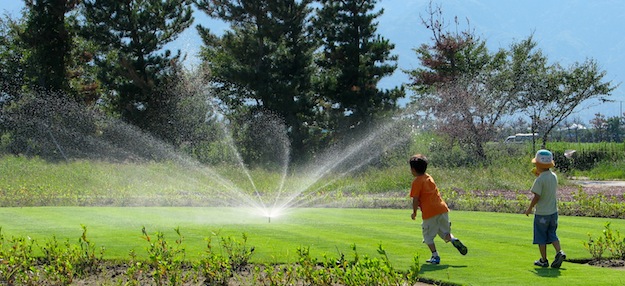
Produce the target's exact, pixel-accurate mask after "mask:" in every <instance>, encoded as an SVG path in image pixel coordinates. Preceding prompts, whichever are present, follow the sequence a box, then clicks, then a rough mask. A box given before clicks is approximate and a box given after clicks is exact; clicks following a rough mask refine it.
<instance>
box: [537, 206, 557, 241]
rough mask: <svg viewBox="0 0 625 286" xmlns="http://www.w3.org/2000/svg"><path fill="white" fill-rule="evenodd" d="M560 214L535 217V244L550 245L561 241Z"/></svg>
mask: <svg viewBox="0 0 625 286" xmlns="http://www.w3.org/2000/svg"><path fill="white" fill-rule="evenodd" d="M557 229H558V213H557V212H556V213H554V214H550V215H534V244H550V243H552V242H554V241H559V239H558V235H556V230H557Z"/></svg>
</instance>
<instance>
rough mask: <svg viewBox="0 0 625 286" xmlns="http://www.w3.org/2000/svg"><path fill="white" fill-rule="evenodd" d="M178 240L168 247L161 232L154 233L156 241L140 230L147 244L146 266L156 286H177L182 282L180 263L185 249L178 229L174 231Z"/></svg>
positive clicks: (143, 229) (143, 230)
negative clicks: (168, 285)
mask: <svg viewBox="0 0 625 286" xmlns="http://www.w3.org/2000/svg"><path fill="white" fill-rule="evenodd" d="M174 230H175V232H176V234H177V235H178V238H177V239H176V242H175V243H176V244H175V246H170V245H169V243H168V242H167V240H165V236H164V234H163V233H162V232H156V239H152V238H151V237H150V236H149V235H148V233H147V232H146V230H145V227H143V228H142V229H141V232H142V233H143V239H145V240H146V241H147V242H148V243H149V247H148V248H147V252H148V261H147V266H148V267H150V269H151V273H150V274H151V276H152V279H153V281H154V283H156V284H157V285H164V284H167V282H168V283H170V284H172V285H177V284H180V283H181V282H182V278H183V277H182V262H183V261H184V258H185V249H184V248H183V247H182V241H183V236H182V235H181V234H180V229H179V228H175V229H174Z"/></svg>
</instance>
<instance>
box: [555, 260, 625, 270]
mask: <svg viewBox="0 0 625 286" xmlns="http://www.w3.org/2000/svg"><path fill="white" fill-rule="evenodd" d="M566 261H567V262H571V263H578V264H588V265H591V266H596V267H609V268H612V269H618V270H623V271H625V260H623V259H571V260H566Z"/></svg>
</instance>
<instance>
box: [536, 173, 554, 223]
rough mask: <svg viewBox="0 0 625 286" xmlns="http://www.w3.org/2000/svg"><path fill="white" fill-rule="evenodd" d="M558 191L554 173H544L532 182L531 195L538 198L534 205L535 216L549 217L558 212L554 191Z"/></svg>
mask: <svg viewBox="0 0 625 286" xmlns="http://www.w3.org/2000/svg"><path fill="white" fill-rule="evenodd" d="M557 189H558V177H557V176H556V174H555V173H554V172H551V171H544V172H542V173H540V175H539V176H538V178H536V180H534V185H532V189H531V190H532V193H535V194H537V195H539V196H540V199H539V200H538V203H537V204H536V213H535V214H537V215H551V214H554V213H556V212H558V199H557V197H556V190H557Z"/></svg>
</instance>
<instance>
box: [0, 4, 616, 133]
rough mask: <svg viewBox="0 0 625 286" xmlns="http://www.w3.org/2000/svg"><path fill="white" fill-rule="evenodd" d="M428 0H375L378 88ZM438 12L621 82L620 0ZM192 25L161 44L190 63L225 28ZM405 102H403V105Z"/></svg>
mask: <svg viewBox="0 0 625 286" xmlns="http://www.w3.org/2000/svg"><path fill="white" fill-rule="evenodd" d="M429 3H430V0H379V1H378V4H377V6H376V7H377V8H376V10H377V9H384V14H383V15H382V16H380V17H379V18H378V19H377V20H378V33H379V34H380V35H382V36H383V37H385V38H386V39H388V40H390V42H391V43H393V44H395V49H394V51H393V53H394V54H396V55H398V56H399V60H398V62H397V64H398V69H397V71H396V72H395V74H393V76H391V77H388V78H385V79H383V80H382V82H381V83H380V88H392V87H395V86H400V85H402V84H405V83H408V81H409V79H408V76H407V75H406V74H405V73H404V72H402V70H407V69H415V68H417V67H418V66H419V61H418V58H417V56H416V54H415V52H414V51H413V49H414V48H417V47H419V46H420V45H421V44H424V43H427V44H429V43H431V41H432V40H431V33H430V32H429V31H428V30H427V29H426V28H425V27H424V26H423V25H422V24H421V18H420V17H421V16H423V17H426V16H427V10H426V9H427V7H428V6H429ZM432 3H433V4H435V5H440V6H441V8H442V11H443V17H444V18H445V19H446V20H449V21H451V20H453V19H454V17H458V19H459V20H460V24H461V26H460V28H461V29H465V28H466V27H467V26H466V23H467V20H468V21H469V23H470V26H471V28H472V29H473V30H474V32H475V34H476V35H477V36H479V37H480V38H481V39H483V40H485V41H486V43H487V46H488V48H489V49H490V50H491V52H493V51H496V50H498V49H500V48H503V49H508V48H509V47H510V45H511V44H512V43H515V42H519V41H521V40H524V39H526V38H527V37H529V36H530V35H533V37H534V40H535V41H536V42H537V43H538V48H539V49H541V50H542V52H543V53H544V54H545V55H546V56H547V58H548V59H549V61H550V62H551V63H559V64H560V65H562V66H563V67H568V66H570V65H572V64H574V63H582V62H584V61H585V60H587V59H593V60H595V61H597V63H598V64H599V67H600V69H601V70H604V71H606V73H607V74H606V76H605V77H604V80H605V81H612V83H613V84H614V85H619V84H621V83H623V82H625V28H624V27H625V1H621V0H592V1H591V0H523V1H518V0H437V1H433V2H432ZM23 5H24V4H23V0H2V4H0V12H1V13H2V14H6V13H8V14H9V15H11V16H13V17H17V16H19V11H20V9H22V7H23ZM194 17H195V22H194V24H193V25H192V27H190V28H189V29H187V30H186V31H185V32H183V33H182V34H181V35H180V36H179V37H178V39H176V41H174V42H173V43H171V44H169V45H167V46H166V48H168V49H172V50H178V49H179V50H181V51H182V52H183V53H186V54H187V62H186V64H187V65H188V66H194V65H196V64H197V63H198V62H199V61H198V59H197V57H196V55H197V53H198V51H199V50H200V46H201V45H202V42H201V40H200V37H199V36H198V34H197V32H196V29H195V26H196V25H198V24H201V25H202V26H205V27H208V28H210V29H211V30H213V31H215V32H218V31H223V30H224V29H227V25H226V24H224V23H222V22H220V21H217V20H213V19H210V18H209V17H207V16H206V15H205V14H203V13H202V12H199V11H198V12H196V13H195V14H194ZM624 90H625V86H623V85H621V86H619V87H617V88H616V89H615V90H614V91H613V92H612V95H611V96H610V97H609V99H610V100H613V102H606V103H601V102H597V101H592V102H586V103H584V104H583V105H582V106H579V107H578V108H577V112H576V113H575V114H573V115H572V117H571V118H569V119H570V120H574V119H576V120H579V121H581V122H582V123H585V124H588V121H589V120H590V119H592V118H593V117H594V115H595V114H596V113H601V114H603V115H605V116H606V117H613V116H619V115H620V114H622V113H623V110H624V109H623V105H625V92H624ZM405 102H407V99H404V100H402V101H400V103H405Z"/></svg>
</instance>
